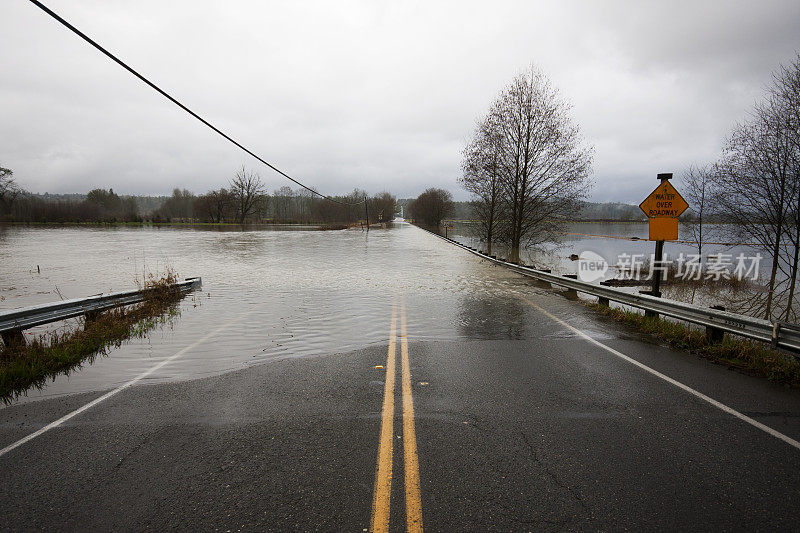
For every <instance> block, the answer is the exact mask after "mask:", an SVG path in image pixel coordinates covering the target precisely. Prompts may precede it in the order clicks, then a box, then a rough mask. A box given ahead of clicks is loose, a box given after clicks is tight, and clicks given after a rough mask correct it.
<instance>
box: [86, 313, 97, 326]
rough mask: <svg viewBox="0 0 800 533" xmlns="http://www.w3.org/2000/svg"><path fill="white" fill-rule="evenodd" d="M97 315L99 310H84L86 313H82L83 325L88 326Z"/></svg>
mask: <svg viewBox="0 0 800 533" xmlns="http://www.w3.org/2000/svg"><path fill="white" fill-rule="evenodd" d="M99 316H100V311H86V314H84V315H83V325H84V327H85V326H88V325H89V324H91V323H92V322H94V321H95V320H97V317H99Z"/></svg>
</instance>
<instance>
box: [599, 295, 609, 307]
mask: <svg viewBox="0 0 800 533" xmlns="http://www.w3.org/2000/svg"><path fill="white" fill-rule="evenodd" d="M597 303H598V304H600V305H602V306H603V307H610V305H611V303H610V302H609V301H608V298H603V297H602V296H598V298H597Z"/></svg>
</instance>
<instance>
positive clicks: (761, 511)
mask: <svg viewBox="0 0 800 533" xmlns="http://www.w3.org/2000/svg"><path fill="white" fill-rule="evenodd" d="M409 231H416V230H409ZM420 235H422V233H421V232H420ZM420 238H423V237H420ZM424 238H428V239H430V240H429V241H425V246H431V247H437V246H448V245H447V244H446V243H443V242H441V241H439V240H438V239H435V238H433V237H424ZM463 255H464V261H479V260H478V259H475V258H473V257H471V256H470V255H469V254H467V253H466V252H463ZM385 275H386V276H391V271H390V270H387V271H386V272H385ZM385 298H386V301H385V305H384V306H383V309H384V315H383V316H382V320H383V323H384V324H385V337H384V338H385V341H384V342H381V343H379V344H376V345H371V346H369V347H367V348H363V349H359V350H356V351H348V352H342V353H327V354H322V355H317V356H305V357H298V358H290V357H287V358H282V359H276V360H274V361H271V362H266V363H263V364H257V365H254V366H251V367H249V368H245V369H243V370H238V371H233V372H228V373H224V374H221V375H215V376H211V377H206V378H202V379H194V380H188V381H182V382H177V383H159V384H145V383H147V378H148V376H149V375H150V374H148V372H150V373H152V372H155V371H157V370H159V369H161V368H164V367H167V366H169V365H171V364H175V363H176V362H177V361H179V360H180V359H181V358H182V357H186V356H188V355H189V354H191V352H192V351H193V350H195V349H198V347H199V346H201V345H204V344H208V343H214V341H215V339H216V338H218V337H219V336H220V335H223V333H224V332H225V330H226V328H232V327H234V325H235V324H241V323H247V324H249V323H251V321H252V318H253V317H252V315H249V314H248V313H247V312H244V313H240V314H231V315H230V316H228V317H226V319H225V320H220V321H219V323H218V325H217V327H216V328H215V329H209V330H208V332H207V333H206V334H205V335H204V336H202V337H200V338H198V339H197V340H196V341H195V342H194V343H192V344H187V345H186V346H184V347H183V348H181V349H180V350H176V351H175V352H174V353H173V354H172V355H171V356H170V357H169V358H165V359H163V360H161V361H160V362H158V363H154V365H153V366H152V367H150V368H149V369H147V370H145V371H144V372H143V373H140V374H137V375H135V376H132V377H131V379H130V380H128V381H125V382H124V383H121V384H119V385H118V386H116V387H115V388H111V389H109V390H105V391H98V392H90V393H84V394H74V395H69V396H65V397H61V398H56V399H45V400H40V401H35V402H30V403H24V404H19V405H12V406H10V407H7V408H4V409H0V529H3V530H32V529H60V530H97V529H101V530H108V529H123V530H147V529H151V530H162V529H165V528H177V529H210V530H224V531H237V530H303V531H306V530H313V531H316V530H343V531H368V530H374V531H387V530H388V531H402V530H408V531H421V530H423V529H426V530H430V531H464V530H469V531H481V530H502V531H509V530H511V531H531V530H574V529H581V530H585V529H601V530H618V529H635V530H641V529H653V530H654V529H659V530H664V529H669V530H674V529H682V530H730V529H796V528H797V527H798V524H800V443H798V440H800V394H798V393H797V391H792V390H788V389H785V388H782V387H779V386H776V385H774V384H771V383H769V382H767V381H765V380H762V379H757V378H753V377H749V376H745V375H743V374H740V373H738V372H733V371H730V370H727V369H726V368H725V367H723V366H720V365H715V364H712V363H710V362H707V361H704V360H701V359H698V358H697V357H695V356H692V355H689V354H686V353H681V352H676V351H673V350H671V349H669V348H666V347H663V346H660V345H657V344H653V343H650V342H648V341H647V339H643V338H641V337H640V336H638V335H635V334H633V333H631V332H628V331H625V330H623V329H621V328H620V327H619V326H617V325H616V324H614V323H612V322H610V321H608V320H606V319H604V318H601V317H598V316H596V315H594V314H593V313H592V311H591V310H589V309H587V308H585V307H583V306H581V305H580V304H579V303H576V302H571V301H567V300H566V299H564V298H563V297H562V296H560V295H558V294H557V293H555V292H553V291H549V290H546V289H541V288H538V287H536V286H535V285H533V284H530V285H528V284H527V281H524V282H523V285H522V287H521V288H520V287H515V289H514V290H513V291H512V290H510V291H509V292H508V294H506V295H499V296H498V295H495V296H493V298H492V299H487V300H485V301H483V303H476V304H475V305H470V306H467V307H466V308H465V311H464V312H463V313H462V316H461V321H462V324H461V327H463V328H466V329H469V330H470V331H471V332H473V333H474V334H473V335H471V336H469V337H464V338H461V339H447V340H436V339H430V338H427V337H426V338H425V339H419V338H415V324H419V322H418V321H417V320H416V317H418V316H425V317H427V318H426V319H428V320H435V317H429V314H430V313H429V310H428V309H426V303H425V300H424V299H420V298H410V297H407V295H406V294H404V293H403V292H402V291H395V292H394V293H392V294H387V295H386V297H385ZM253 327H257V324H253ZM416 327H420V326H416ZM217 348H218V350H220V351H225V350H226V346H225V345H219V346H218V347H217ZM112 357H113V354H112ZM158 365H160V367H159V369H156V368H155V367H156V366H158Z"/></svg>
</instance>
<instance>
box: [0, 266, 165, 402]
mask: <svg viewBox="0 0 800 533" xmlns="http://www.w3.org/2000/svg"><path fill="white" fill-rule="evenodd" d="M176 281H177V275H175V274H174V273H173V272H168V273H167V274H165V275H164V276H163V277H161V278H158V279H156V278H155V277H154V276H152V275H150V276H148V277H147V279H146V280H145V282H144V283H143V284H142V285H143V286H142V287H141V288H143V289H146V291H147V292H146V298H145V300H144V301H143V302H141V303H139V304H135V305H129V306H125V307H117V308H114V309H110V310H108V311H104V312H102V313H100V314H98V315H97V316H96V317H94V318H93V319H91V320H88V321H85V324H84V327H83V328H81V327H78V328H76V329H73V330H68V331H60V332H59V331H56V332H51V333H46V334H44V335H40V336H38V337H36V338H33V339H28V340H27V342H26V344H25V345H11V346H3V347H2V350H0V399H2V400H3V402H4V403H9V402H11V401H13V400H14V399H16V398H18V397H19V396H20V395H21V394H23V393H24V392H25V391H27V390H28V389H30V388H32V387H36V388H39V389H40V388H41V387H42V386H43V385H44V384H45V383H46V382H47V380H48V379H55V377H56V376H58V375H59V374H62V373H64V374H68V373H69V372H70V371H72V370H74V369H76V368H79V367H80V366H81V365H82V363H83V362H84V361H89V362H90V363H91V362H92V361H94V358H95V357H97V356H98V355H105V354H106V353H108V351H109V349H111V348H112V347H119V346H121V345H122V343H123V342H124V341H125V340H127V339H130V338H143V337H145V336H146V335H147V333H148V332H149V331H151V330H152V329H154V328H156V327H157V326H159V325H162V324H165V323H167V322H169V321H170V320H172V319H173V318H174V317H176V316H178V315H179V314H180V308H179V306H178V305H177V304H178V302H179V301H180V299H181V295H180V292H179V291H178V290H176V289H174V288H172V287H170V285H171V284H173V283H174V282H176Z"/></svg>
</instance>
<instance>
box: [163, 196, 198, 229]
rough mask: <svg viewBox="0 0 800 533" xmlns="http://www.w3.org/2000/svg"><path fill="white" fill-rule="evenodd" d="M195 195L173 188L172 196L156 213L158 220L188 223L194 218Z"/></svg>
mask: <svg viewBox="0 0 800 533" xmlns="http://www.w3.org/2000/svg"><path fill="white" fill-rule="evenodd" d="M194 206H195V195H194V194H192V193H191V192H189V191H188V190H186V189H183V190H181V189H178V188H175V189H173V190H172V196H170V197H169V198H167V200H166V201H165V202H164V203H163V204H162V206H161V207H160V208H159V209H158V211H157V212H156V215H157V216H158V217H159V218H163V219H166V220H175V221H178V220H181V221H184V222H188V221H190V220H192V219H193V218H194Z"/></svg>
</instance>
